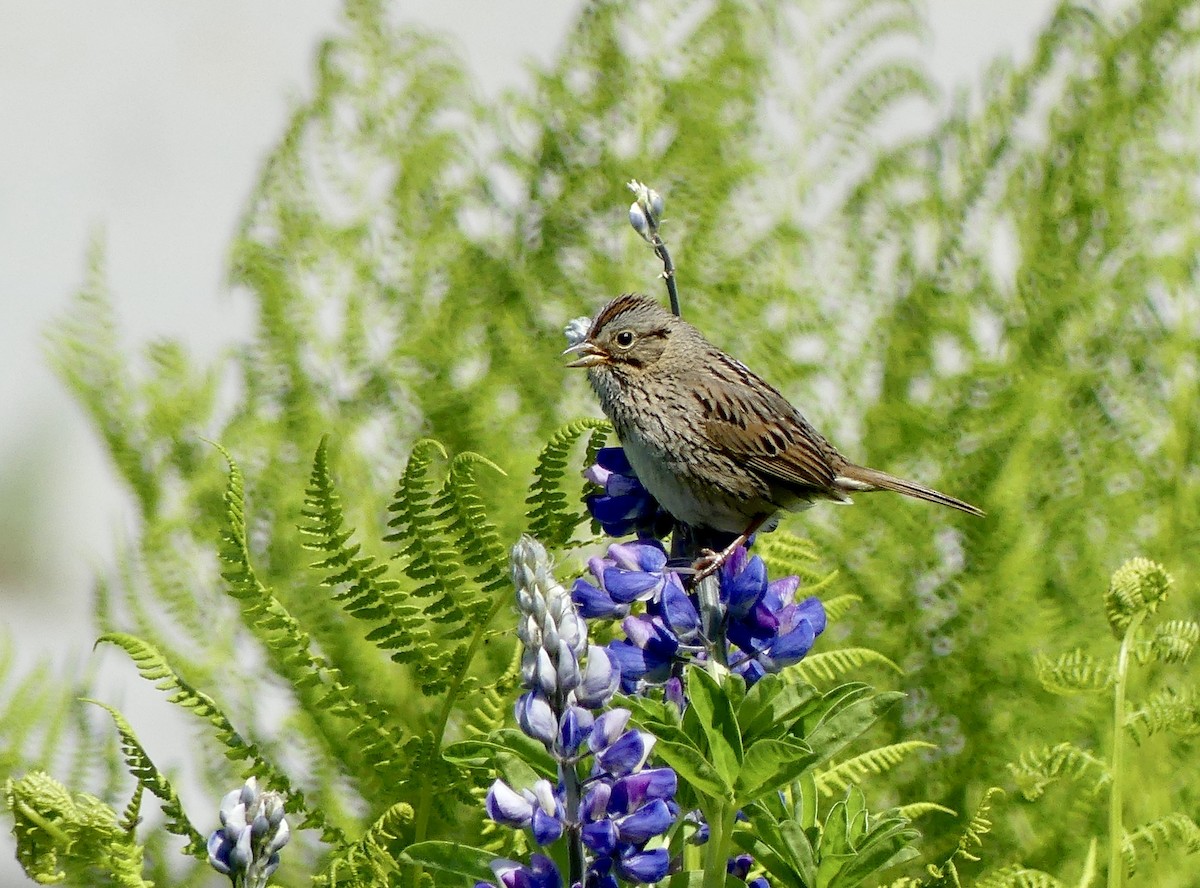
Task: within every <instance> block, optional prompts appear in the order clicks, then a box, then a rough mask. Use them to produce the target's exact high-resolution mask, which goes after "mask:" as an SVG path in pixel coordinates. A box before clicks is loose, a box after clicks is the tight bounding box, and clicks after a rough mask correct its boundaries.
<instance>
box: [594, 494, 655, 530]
mask: <svg viewBox="0 0 1200 888" xmlns="http://www.w3.org/2000/svg"><path fill="white" fill-rule="evenodd" d="M586 502H587V507H588V511H590V512H591V513H592V515H594V516H595V518H596V520H597V521H599V522H600V523H601V524H611V523H615V522H618V521H629V520H630V519H632V518H635V517H637V514H638V512H639V511H640V508H639V507H640V505H641V497H638V496H632V495H626V496H607V495H605V494H593V495H591V496H589V497H587V500H586Z"/></svg>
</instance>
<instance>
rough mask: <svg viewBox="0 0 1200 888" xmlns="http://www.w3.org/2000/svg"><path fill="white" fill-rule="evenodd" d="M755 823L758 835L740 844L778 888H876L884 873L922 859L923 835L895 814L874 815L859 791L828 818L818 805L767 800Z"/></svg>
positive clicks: (742, 837) (749, 834)
mask: <svg viewBox="0 0 1200 888" xmlns="http://www.w3.org/2000/svg"><path fill="white" fill-rule="evenodd" d="M810 787H811V784H810ZM809 791H810V792H811V791H812V790H811V788H810V790H809ZM752 823H753V827H752V829H750V830H747V831H744V832H741V833H739V834H738V842H739V844H740V845H741V847H742V848H743V849H745V850H746V851H748V852H750V853H751V854H752V855H754V858H755V860H757V861H758V862H759V863H760V864H762V866H763V868H764V870H765V871H766V873H767V875H768V878H769V879H770V880H771V884H772V885H781V886H789V888H800V886H803V888H851V886H856V885H864V884H873V883H874V882H875V881H876V880H877V879H878V876H879V874H880V873H882V872H884V871H885V870H887V869H889V868H891V867H894V866H896V865H898V864H900V863H903V862H904V861H906V860H910V859H912V858H914V857H916V856H917V854H918V852H917V850H916V849H915V848H914V847H913V843H914V841H915V840H916V839H917V837H918V833H917V831H916V830H915V829H913V828H912V827H911V826H910V824H909V820H908V818H906V817H904V816H902V815H900V814H899V813H898V812H897V811H895V810H892V811H886V812H884V813H882V814H878V815H872V814H871V813H870V812H869V811H868V810H867V806H866V801H865V799H864V797H863V794H862V793H861V792H859V791H858V790H857V789H855V788H853V787H851V788H850V789H849V790H848V791H847V792H846V794H845V798H843V799H839V800H838V801H837V802H835V803H834V804H833V805H831V806H830V808H829V810H828V811H827V812H826V813H825V816H824V818H821V817H819V815H818V812H817V808H816V805H815V804H814V803H812V802H809V801H806V800H805V799H804V798H803V797H802V796H797V797H794V802H793V804H791V805H789V804H787V803H786V802H785V801H783V800H782V799H776V800H771V799H767V800H764V803H763V804H762V806H761V808H760V809H759V810H756V811H755V813H754V815H753V817H752Z"/></svg>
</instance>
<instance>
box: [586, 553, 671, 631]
mask: <svg viewBox="0 0 1200 888" xmlns="http://www.w3.org/2000/svg"><path fill="white" fill-rule="evenodd" d="M666 566H667V552H666V550H665V549H664V548H663V545H662V543H660V542H659V541H658V540H634V541H632V542H628V543H614V544H613V545H611V546H609V547H608V555H607V556H606V557H604V558H593V559H591V560H590V561H589V562H588V568H589V570H591V572H592V576H594V577H595V578H596V582H595V583H592V582H589V581H588V580H585V579H582V578H580V579H578V580H576V581H575V585H574V586H573V587H572V588H571V599H572V600H573V601H574V602H575V605H576V606H577V607H578V608H579V613H580V615H581V616H583V617H586V618H589V619H591V618H596V617H601V618H611V617H624V616H626V615H628V614H629V610H630V605H631V604H632V603H633V602H635V601H649V600H651V599H653V598H655V597H656V596H658V595H659V594H661V592H662V588H663V585H664V584H665V583H666V582H667V579H668V577H670V576H673V574H671V573H670V572H668V571H667V570H666Z"/></svg>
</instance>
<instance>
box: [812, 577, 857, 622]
mask: <svg viewBox="0 0 1200 888" xmlns="http://www.w3.org/2000/svg"><path fill="white" fill-rule="evenodd" d="M830 576H831V577H835V576H837V571H834V572H833V573H832V574H830ZM821 604H822V605H824V607H825V619H826V620H828V621H830V622H836V621H837V620H840V619H842V618H843V617H844V616H846V614H848V613H850V611H851V610H852V609H853V608H854V606H855V605H857V604H862V597H861V596H858V595H852V594H849V593H847V594H846V595H835V596H834V597H833V598H829V599H826V600H823V601H822V602H821Z"/></svg>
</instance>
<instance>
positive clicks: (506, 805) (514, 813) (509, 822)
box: [484, 780, 533, 829]
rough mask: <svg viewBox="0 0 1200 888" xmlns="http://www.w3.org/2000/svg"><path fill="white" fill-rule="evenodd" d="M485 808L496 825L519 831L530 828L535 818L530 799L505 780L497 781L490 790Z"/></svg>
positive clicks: (485, 801)
mask: <svg viewBox="0 0 1200 888" xmlns="http://www.w3.org/2000/svg"><path fill="white" fill-rule="evenodd" d="M484 807H485V808H486V809H487V815H488V817H490V818H492V820H494V821H496V823H503V824H504V825H505V826H511V827H515V828H517V829H520V828H522V827H525V826H528V825H529V820H530V818H531V817H533V805H532V803H530V801H529V799H527V798H525V796H523V795H521V794H520V793H519V792H517V791H516V790H515V789H512V788H511V787H510V786H509V785H508V784H507V783H505V782H504V781H503V780H497V781H496V782H495V783H493V784H492V786H491V788H490V789H488V791H487V798H486V799H485V800H484Z"/></svg>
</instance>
